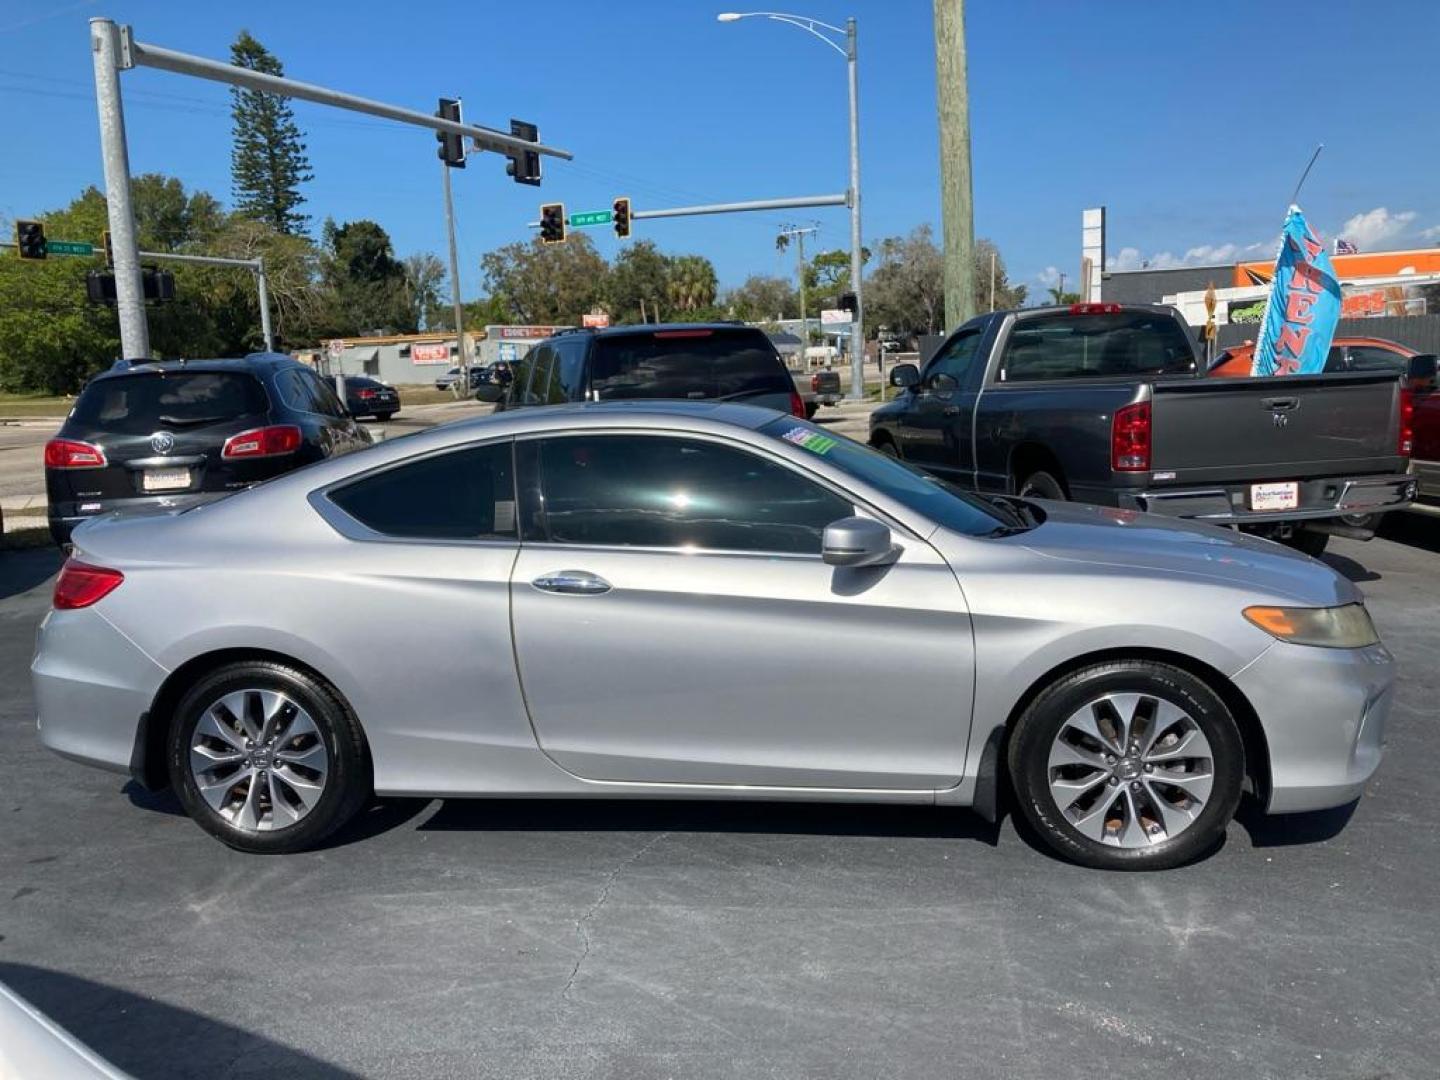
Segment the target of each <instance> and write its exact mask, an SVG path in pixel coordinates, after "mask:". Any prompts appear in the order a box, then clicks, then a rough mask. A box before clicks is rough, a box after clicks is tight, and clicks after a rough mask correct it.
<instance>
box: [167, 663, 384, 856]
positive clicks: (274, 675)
mask: <svg viewBox="0 0 1440 1080" xmlns="http://www.w3.org/2000/svg"><path fill="white" fill-rule="evenodd" d="M168 761H169V769H170V780H171V783H172V784H173V785H174V788H175V790H176V792H178V793H179V796H180V801H181V802H182V803H183V804H184V806H185V810H186V812H187V813H189V815H190V816H191V817H192V818H194V820H195V822H196V823H197V824H198V825H199V826H200V827H201V828H203V829H204V830H205V831H206V832H208V833H210V834H211V835H212V836H215V837H217V838H218V839H220V840H222V841H224V842H225V843H226V844H229V845H230V846H231V847H233V848H237V849H239V850H241V851H251V852H261V853H279V852H289V851H300V850H303V849H305V848H308V847H313V846H314V845H315V844H318V843H319V842H320V841H321V840H323V839H325V837H327V836H329V835H330V834H331V833H332V832H334V831H335V830H336V829H338V828H339V827H340V826H342V825H344V824H345V822H347V821H348V820H349V819H350V818H351V817H352V816H354V814H355V812H356V811H357V810H359V809H360V806H361V804H362V803H363V802H364V801H365V798H366V796H367V795H368V794H369V788H370V767H369V759H368V756H367V751H366V748H365V741H364V738H363V737H362V735H361V733H360V729H359V725H358V724H356V722H355V720H354V719H353V718H352V717H351V715H350V712H349V710H348V709H347V708H346V707H345V705H344V703H343V702H342V701H340V699H339V697H338V696H337V695H336V694H335V692H334V691H333V690H332V689H331V688H330V687H328V686H326V685H325V684H324V683H322V682H321V681H319V680H318V679H316V678H314V677H313V676H312V675H310V674H308V673H306V672H304V671H300V670H298V669H296V668H292V667H290V666H288V665H285V664H278V663H273V662H270V661H241V662H237V663H233V664H227V665H225V666H224V667H221V668H218V669H216V670H215V671H212V672H210V673H209V674H208V675H206V676H204V677H203V678H201V679H200V680H199V681H198V682H197V683H196V684H195V685H194V686H193V687H191V688H190V690H189V692H187V693H186V694H185V696H184V697H183V698H182V699H181V701H180V704H179V706H178V708H177V709H176V711H175V720H174V723H173V724H172V726H171V732H170V746H169V754H168Z"/></svg>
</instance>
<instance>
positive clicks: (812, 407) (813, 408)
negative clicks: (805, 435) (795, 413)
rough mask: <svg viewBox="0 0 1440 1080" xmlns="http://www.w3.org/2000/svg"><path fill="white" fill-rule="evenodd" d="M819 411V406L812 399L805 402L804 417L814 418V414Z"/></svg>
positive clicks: (807, 418)
mask: <svg viewBox="0 0 1440 1080" xmlns="http://www.w3.org/2000/svg"><path fill="white" fill-rule="evenodd" d="M819 411H820V406H819V405H817V404H816V403H815V402H813V401H807V402H805V419H806V420H814V419H815V414H816V413H818V412H819Z"/></svg>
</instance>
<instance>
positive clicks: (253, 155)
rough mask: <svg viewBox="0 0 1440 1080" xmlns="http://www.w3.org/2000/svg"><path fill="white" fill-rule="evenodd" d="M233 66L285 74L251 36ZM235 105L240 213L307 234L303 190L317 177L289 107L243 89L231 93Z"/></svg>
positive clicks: (233, 158) (243, 34) (233, 167)
mask: <svg viewBox="0 0 1440 1080" xmlns="http://www.w3.org/2000/svg"><path fill="white" fill-rule="evenodd" d="M230 62H231V63H232V64H234V65H236V66H237V67H243V68H249V69H250V70H251V71H263V72H265V73H266V74H267V75H283V74H284V73H285V71H284V68H283V67H282V66H281V64H280V61H279V60H278V59H276V58H275V56H273V55H272V54H271V53H270V51H269V50H267V49H266V48H265V46H263V45H261V44H260V42H258V41H256V40H255V39H254V38H253V37H251V36H250V32H249V31H248V30H242V31H240V36H239V37H238V38H236V39H235V44H234V45H232V46H231V47H230ZM230 99H231V103H230V116H231V117H232V118H233V120H234V129H233V130H234V146H233V148H232V149H231V151H230V182H231V187H232V189H233V193H234V196H235V208H236V209H237V210H238V211H239V212H240V213H242V214H244V215H246V216H247V217H253V218H256V219H258V220H260V221H264V222H266V223H268V224H269V225H271V226H273V227H274V228H275V229H276V231H278V232H282V233H287V234H295V233H301V232H304V230H305V223H306V222H307V221H308V220H309V218H308V217H307V216H306V215H305V214H302V213H300V207H301V206H302V205H303V204H304V202H305V198H304V196H302V195H301V194H300V185H301V184H303V183H306V182H307V181H309V180H312V179H314V174H313V173H312V172H311V171H310V159H309V158H307V157H306V156H305V140H304V139H303V138H302V137H301V135H300V128H299V126H298V125H297V124H296V123H295V113H294V112H293V111H292V110H291V108H290V104H289V102H288V101H287V100H286V99H285V98H283V97H280V96H278V95H276V94H266V93H262V92H261V91H258V90H245V89H241V88H240V87H235V88H234V89H232V90H231V91H230Z"/></svg>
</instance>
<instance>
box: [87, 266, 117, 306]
mask: <svg viewBox="0 0 1440 1080" xmlns="http://www.w3.org/2000/svg"><path fill="white" fill-rule="evenodd" d="M85 296H86V297H87V299H89V301H90V302H91V303H92V304H113V303H115V275H114V274H112V273H110V272H108V271H106V270H87V271H85Z"/></svg>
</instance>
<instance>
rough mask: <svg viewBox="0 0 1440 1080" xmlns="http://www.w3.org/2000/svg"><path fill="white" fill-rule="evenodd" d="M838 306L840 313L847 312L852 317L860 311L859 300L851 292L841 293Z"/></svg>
mask: <svg viewBox="0 0 1440 1080" xmlns="http://www.w3.org/2000/svg"><path fill="white" fill-rule="evenodd" d="M838 306H839V308H840V310H841V311H848V312H849V313H850V314H851V315H854V314H855V313H856V312H857V311H859V310H860V300H859V298H858V297H857V296H856V295H855V294H854V293H853V292H847V293H841V294H840V303H839V305H838Z"/></svg>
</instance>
